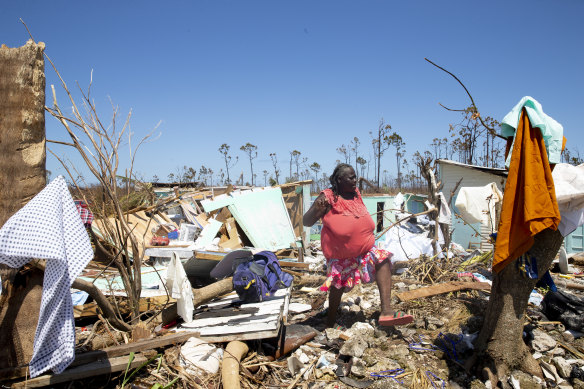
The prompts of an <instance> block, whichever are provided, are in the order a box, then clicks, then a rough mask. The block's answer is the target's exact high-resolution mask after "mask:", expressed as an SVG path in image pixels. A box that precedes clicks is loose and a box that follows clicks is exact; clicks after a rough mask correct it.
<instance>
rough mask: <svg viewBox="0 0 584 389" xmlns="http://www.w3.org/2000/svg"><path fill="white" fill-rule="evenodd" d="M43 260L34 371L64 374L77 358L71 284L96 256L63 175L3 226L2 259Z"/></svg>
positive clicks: (21, 262)
mask: <svg viewBox="0 0 584 389" xmlns="http://www.w3.org/2000/svg"><path fill="white" fill-rule="evenodd" d="M33 258H38V259H45V260H46V270H45V277H44V280H43V295H42V298H41V309H40V313H39V323H38V325H37V329H36V334H35V339H34V350H33V355H32V360H31V361H30V375H31V377H36V376H38V375H39V374H41V373H43V372H45V371H47V370H49V369H52V370H53V371H54V372H55V373H61V372H62V371H63V370H65V368H66V367H67V366H68V365H69V364H70V363H71V362H72V361H73V360H74V359H75V321H74V318H73V306H72V301H71V293H70V288H71V284H72V283H73V281H74V280H75V278H77V276H78V275H79V274H80V273H81V271H82V270H83V269H84V268H85V266H86V265H87V263H88V262H89V261H90V260H91V259H92V258H93V251H92V249H91V243H90V241H89V236H88V235H87V231H86V230H85V228H84V226H83V223H82V222H81V218H80V217H79V213H78V212H77V208H76V207H75V203H74V202H73V198H72V197H71V194H70V193H69V190H68V189H67V184H66V182H65V179H64V178H63V176H59V177H57V178H55V180H53V182H51V183H50V184H49V185H47V186H46V187H45V188H44V189H43V190H42V191H41V192H40V193H39V194H37V195H36V196H35V197H34V198H33V199H32V200H30V201H29V202H28V204H26V205H25V206H24V207H23V208H22V209H20V210H19V211H18V212H17V213H15V214H14V215H13V216H12V217H11V218H10V219H8V221H7V222H6V224H4V226H3V227H2V229H0V263H5V264H7V265H8V266H11V267H20V266H22V265H24V264H26V263H27V262H29V261H30V260H31V259H33Z"/></svg>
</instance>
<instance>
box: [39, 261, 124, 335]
mask: <svg viewBox="0 0 584 389" xmlns="http://www.w3.org/2000/svg"><path fill="white" fill-rule="evenodd" d="M31 265H32V266H34V267H36V268H37V269H40V270H42V271H43V272H44V271H45V269H46V266H45V264H44V263H43V262H41V261H33V262H31ZM71 287H72V288H75V289H79V290H82V291H84V292H87V293H88V294H89V295H90V296H91V297H92V298H93V299H94V300H95V302H96V303H97V305H98V306H99V308H100V309H101V311H102V312H103V314H104V316H105V318H106V319H107V320H108V322H109V323H110V324H111V325H112V327H114V328H115V329H116V330H120V331H124V332H129V331H132V326H130V325H129V324H127V323H125V322H124V321H122V320H120V319H119V318H118V317H117V316H116V313H115V311H114V308H113V307H112V305H111V304H110V302H109V301H108V299H107V298H106V297H105V295H104V294H103V293H102V292H101V291H100V290H99V289H98V288H97V287H96V286H95V285H94V284H92V283H91V282H87V281H85V280H82V279H80V278H76V279H75V281H73V284H72V285H71Z"/></svg>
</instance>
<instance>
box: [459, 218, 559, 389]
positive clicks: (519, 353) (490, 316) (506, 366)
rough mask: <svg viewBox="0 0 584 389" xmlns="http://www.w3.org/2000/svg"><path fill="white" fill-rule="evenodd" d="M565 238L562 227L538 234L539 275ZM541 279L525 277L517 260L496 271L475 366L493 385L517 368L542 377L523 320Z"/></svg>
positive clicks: (535, 252)
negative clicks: (525, 333)
mask: <svg viewBox="0 0 584 389" xmlns="http://www.w3.org/2000/svg"><path fill="white" fill-rule="evenodd" d="M563 240H564V238H563V237H562V235H561V234H560V232H559V231H553V230H551V229H547V230H544V231H542V232H540V233H539V234H537V235H535V242H534V244H533V246H532V247H531V249H530V250H529V252H530V254H531V255H532V256H535V257H536V258H537V268H538V273H539V278H541V277H542V276H543V275H544V274H545V272H546V271H547V270H548V269H549V268H550V266H551V264H552V261H553V260H554V258H555V256H556V254H557V252H558V250H559V249H560V246H561V244H562V241H563ZM537 281H538V280H535V279H529V278H522V276H521V274H520V273H519V270H518V269H517V267H516V266H515V262H512V263H510V264H509V265H508V266H506V267H505V268H504V269H503V270H501V272H499V273H497V274H495V277H494V279H493V286H492V288H491V297H490V299H489V303H488V306H487V310H486V312H485V319H484V323H483V327H482V329H481V332H480V333H479V336H478V338H477V341H476V342H475V350H476V352H475V356H474V358H472V359H471V360H470V361H469V362H468V366H467V367H469V368H470V367H473V366H472V365H473V364H474V361H476V360H479V361H481V362H480V364H478V366H475V368H477V369H479V370H482V372H483V376H484V378H485V379H486V378H490V379H491V384H492V385H493V387H495V386H496V384H497V382H498V381H503V380H504V378H505V377H506V376H507V375H508V374H509V373H510V372H511V371H512V370H515V369H519V370H523V371H525V372H526V373H528V374H533V375H536V376H538V377H542V372H541V368H540V367H539V364H538V363H537V361H536V360H535V359H534V358H533V357H532V356H531V354H530V352H529V348H528V347H527V345H526V344H525V342H524V341H523V336H522V335H523V322H524V319H525V311H526V308H527V302H528V300H529V295H530V293H531V291H532V290H533V288H534V287H535V284H536V283H537Z"/></svg>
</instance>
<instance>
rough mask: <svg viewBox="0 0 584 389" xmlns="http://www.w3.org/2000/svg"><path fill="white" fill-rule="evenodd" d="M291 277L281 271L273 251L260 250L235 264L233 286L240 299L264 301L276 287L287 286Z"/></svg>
mask: <svg viewBox="0 0 584 389" xmlns="http://www.w3.org/2000/svg"><path fill="white" fill-rule="evenodd" d="M293 279H294V278H293V277H292V276H291V275H290V274H288V273H285V272H283V271H282V268H281V267H280V262H278V258H276V255H275V254H274V253H272V252H270V251H262V252H259V253H257V254H254V256H253V258H250V259H248V260H244V261H243V262H241V263H239V264H238V265H237V267H236V269H235V272H234V274H233V288H234V289H235V291H236V292H237V295H238V296H239V298H240V299H242V300H243V301H245V302H249V303H255V302H259V301H264V300H265V299H266V298H267V297H270V296H272V295H273V294H274V293H275V292H276V291H277V290H278V289H281V288H287V287H289V286H290V285H292V280H293Z"/></svg>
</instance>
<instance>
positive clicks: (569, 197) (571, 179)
mask: <svg viewBox="0 0 584 389" xmlns="http://www.w3.org/2000/svg"><path fill="white" fill-rule="evenodd" d="M552 177H553V179H554V186H555V188H556V200H557V202H558V208H559V210H560V214H561V216H562V220H561V221H560V224H559V226H558V230H559V231H560V233H561V234H562V235H563V236H567V235H569V234H570V233H572V232H573V231H574V230H575V229H576V228H578V227H580V226H581V225H582V224H584V164H582V165H578V166H574V165H570V164H567V163H558V164H557V165H556V166H555V167H554V170H553V171H552Z"/></svg>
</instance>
